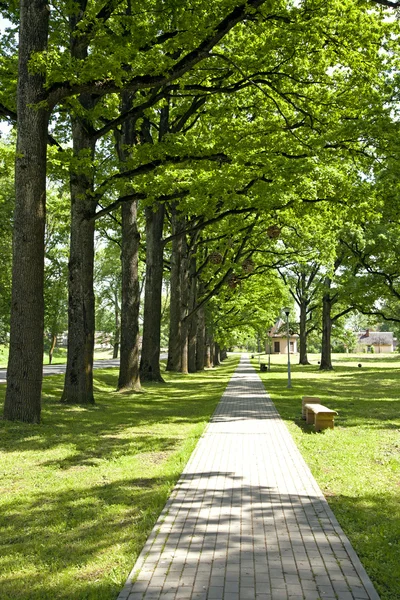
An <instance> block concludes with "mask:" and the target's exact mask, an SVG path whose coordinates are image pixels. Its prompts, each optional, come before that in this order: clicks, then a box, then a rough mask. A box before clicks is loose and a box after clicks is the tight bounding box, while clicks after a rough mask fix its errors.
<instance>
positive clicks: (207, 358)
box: [204, 329, 214, 369]
mask: <svg viewBox="0 0 400 600" xmlns="http://www.w3.org/2000/svg"><path fill="white" fill-rule="evenodd" d="M213 358H214V343H213V338H212V335H211V333H210V332H209V331H208V330H207V329H206V343H205V354H204V366H205V368H206V369H210V368H211V367H212V366H213Z"/></svg>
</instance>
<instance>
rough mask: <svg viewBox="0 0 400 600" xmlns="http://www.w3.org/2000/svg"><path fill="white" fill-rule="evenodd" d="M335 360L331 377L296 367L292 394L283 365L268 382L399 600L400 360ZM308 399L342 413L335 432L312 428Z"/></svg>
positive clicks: (364, 551)
mask: <svg viewBox="0 0 400 600" xmlns="http://www.w3.org/2000/svg"><path fill="white" fill-rule="evenodd" d="M334 359H335V360H334V364H335V370H334V371H330V372H320V371H319V370H318V368H319V367H318V365H317V364H316V362H317V361H316V360H313V361H312V362H314V363H315V364H312V365H310V366H305V367H303V366H299V365H293V364H292V388H291V389H288V388H287V387H286V386H287V369H286V365H285V364H284V363H283V361H281V363H280V364H278V363H276V362H275V364H273V365H272V367H271V371H270V372H268V373H260V376H261V378H262V380H263V382H264V384H265V387H266V389H267V391H268V392H269V393H270V396H271V398H272V400H273V402H274V404H275V406H276V408H277V409H278V411H279V413H280V415H281V416H282V418H283V419H284V420H285V422H286V424H287V426H288V428H289V430H290V432H291V434H292V436H293V438H294V440H295V442H296V443H297V445H298V447H299V449H300V451H301V452H302V454H303V456H304V458H305V460H306V462H307V463H308V465H309V466H310V468H311V470H312V472H313V475H314V476H315V478H316V480H317V481H318V483H319V485H320V487H321V489H322V491H323V493H324V494H325V496H326V498H327V500H328V502H329V504H330V506H331V508H332V510H333V511H334V513H335V515H336V517H337V519H338V521H339V522H340V524H341V526H342V528H343V529H344V531H345V532H346V534H347V536H348V537H349V539H350V541H351V543H352V544H353V547H354V549H355V550H356V552H357V554H358V555H359V557H360V559H361V561H362V563H363V565H364V567H365V568H366V570H367V572H368V574H369V576H370V577H371V579H372V581H373V583H374V585H375V586H376V589H377V591H378V593H379V594H380V596H381V600H399V598H400V398H399V385H400V357H399V355H398V354H397V355H390V356H380V357H379V356H377V355H372V356H371V357H369V356H368V357H366V356H365V355H363V356H346V355H341V356H340V355H336V356H335V357H334ZM278 360H279V359H278ZM359 363H360V364H361V365H362V367H361V368H360V367H358V364H359ZM253 364H254V365H255V366H256V367H257V365H258V361H256V360H254V361H253ZM303 395H307V396H319V397H320V398H321V402H322V404H324V405H327V406H328V407H329V408H332V409H334V410H337V411H338V413H339V416H338V417H337V418H336V421H335V429H334V430H326V431H325V432H322V433H318V434H317V433H315V432H314V431H313V429H312V427H311V426H307V425H306V424H305V422H304V421H303V420H302V419H301V398H302V396H303Z"/></svg>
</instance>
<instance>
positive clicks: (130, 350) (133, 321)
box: [117, 5, 140, 390]
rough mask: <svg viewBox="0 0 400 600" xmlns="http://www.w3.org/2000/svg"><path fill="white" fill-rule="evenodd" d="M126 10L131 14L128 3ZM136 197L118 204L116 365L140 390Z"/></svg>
mask: <svg viewBox="0 0 400 600" xmlns="http://www.w3.org/2000/svg"><path fill="white" fill-rule="evenodd" d="M127 14H131V7H130V5H128V11H127ZM133 100H134V94H132V93H131V92H123V93H122V102H121V109H122V112H127V111H129V110H130V109H131V108H132V103H133ZM135 125H136V120H135V119H133V118H128V119H126V120H125V121H124V123H123V125H122V133H121V135H120V136H119V138H118V139H117V149H118V156H119V159H120V161H121V165H122V167H121V169H122V170H123V169H124V166H123V165H124V163H125V162H126V161H127V160H128V158H129V152H130V151H132V150H131V149H132V148H133V146H134V145H135V144H136V142H137V139H136V129H135ZM137 212H138V204H137V200H132V201H129V202H124V203H123V205H122V248H121V265H122V294H121V295H122V300H121V359H120V365H119V377H118V389H119V390H125V389H132V390H140V374H139V360H140V336H139V311H140V282H139V243H140V233H139V229H138V223H137Z"/></svg>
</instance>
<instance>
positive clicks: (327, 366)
mask: <svg viewBox="0 0 400 600" xmlns="http://www.w3.org/2000/svg"><path fill="white" fill-rule="evenodd" d="M330 287H331V280H330V279H329V278H328V277H327V278H326V279H325V292H324V295H323V297H322V351H321V365H320V371H331V370H332V369H333V366H332V354H331V352H332V351H331V333H332V315H331V311H332V299H331V294H330Z"/></svg>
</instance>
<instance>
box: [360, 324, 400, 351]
mask: <svg viewBox="0 0 400 600" xmlns="http://www.w3.org/2000/svg"><path fill="white" fill-rule="evenodd" d="M395 341H396V340H395V338H394V337H393V331H371V330H370V329H366V330H365V331H363V332H360V333H359V334H358V342H357V350H358V351H360V352H374V353H376V354H387V353H389V352H393V351H394V349H395ZM372 348H373V349H372Z"/></svg>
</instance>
